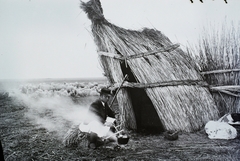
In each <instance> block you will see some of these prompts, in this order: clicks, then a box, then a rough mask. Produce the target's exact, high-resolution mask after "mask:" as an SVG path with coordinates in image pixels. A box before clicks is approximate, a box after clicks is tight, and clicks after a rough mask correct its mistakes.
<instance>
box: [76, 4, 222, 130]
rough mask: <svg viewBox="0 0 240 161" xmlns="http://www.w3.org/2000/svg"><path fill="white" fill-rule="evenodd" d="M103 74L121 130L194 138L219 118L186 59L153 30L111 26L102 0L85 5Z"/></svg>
mask: <svg viewBox="0 0 240 161" xmlns="http://www.w3.org/2000/svg"><path fill="white" fill-rule="evenodd" d="M81 8H82V9H83V10H84V11H85V12H86V13H87V15H88V18H89V19H90V20H91V22H92V34H93V37H94V41H95V43H96V45H97V52H98V55H99V59H100V62H101V65H102V68H103V70H104V72H105V74H106V76H107V78H108V80H109V82H110V83H111V84H112V85H115V86H116V85H119V84H120V83H121V82H122V81H123V79H124V77H125V75H126V74H127V75H128V76H129V78H128V80H127V81H125V82H124V84H123V87H124V88H121V90H120V92H119V93H118V95H117V101H118V105H119V111H120V113H121V116H122V117H121V119H122V121H123V123H124V124H123V125H124V126H125V127H126V128H130V129H140V128H144V127H155V128H159V129H160V128H161V127H162V128H163V129H164V130H177V131H186V132H192V131H195V130H198V129H200V128H201V127H202V126H203V125H205V123H206V122H208V121H209V120H214V119H217V118H218V117H219V115H218V110H217V108H216V106H215V104H214V101H213V98H212V96H211V94H210V93H209V91H208V88H205V87H204V86H205V85H206V83H205V82H204V81H203V79H202V77H201V75H200V74H199V72H198V71H197V69H196V68H195V66H194V65H193V63H192V62H190V61H189V59H188V57H187V56H186V54H184V52H183V51H182V50H181V49H180V48H179V45H177V44H173V43H172V42H171V41H170V40H169V39H168V38H167V37H166V36H165V35H164V34H162V33H161V32H160V31H158V30H155V29H143V30H142V31H134V30H127V29H124V28H121V27H118V26H115V25H114V24H111V23H110V22H108V21H107V20H106V19H105V18H104V15H103V9H102V7H101V3H100V1H99V0H90V1H89V2H87V3H84V2H82V3H81Z"/></svg>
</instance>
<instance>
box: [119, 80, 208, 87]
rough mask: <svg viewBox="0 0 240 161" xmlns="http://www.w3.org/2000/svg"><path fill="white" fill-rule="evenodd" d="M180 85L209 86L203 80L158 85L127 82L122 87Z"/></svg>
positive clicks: (169, 82) (157, 83)
mask: <svg viewBox="0 0 240 161" xmlns="http://www.w3.org/2000/svg"><path fill="white" fill-rule="evenodd" d="M179 85H189V86H190V85H199V86H202V87H208V84H207V83H206V82H205V81H202V80H175V81H168V82H156V83H133V82H127V81H125V82H124V83H123V85H122V87H129V88H155V87H166V86H179ZM118 86H119V85H117V84H115V85H114V87H115V88H117V87H118Z"/></svg>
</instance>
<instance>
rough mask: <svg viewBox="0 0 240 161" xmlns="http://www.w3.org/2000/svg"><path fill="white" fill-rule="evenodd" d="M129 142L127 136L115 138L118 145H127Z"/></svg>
mask: <svg viewBox="0 0 240 161" xmlns="http://www.w3.org/2000/svg"><path fill="white" fill-rule="evenodd" d="M128 141H129V137H128V136H127V135H119V136H118V137H117V142H118V144H127V143H128Z"/></svg>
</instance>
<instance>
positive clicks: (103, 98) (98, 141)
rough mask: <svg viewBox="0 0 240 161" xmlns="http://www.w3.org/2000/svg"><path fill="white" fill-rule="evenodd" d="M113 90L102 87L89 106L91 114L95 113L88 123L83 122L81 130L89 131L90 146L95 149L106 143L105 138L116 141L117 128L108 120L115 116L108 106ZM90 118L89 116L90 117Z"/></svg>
mask: <svg viewBox="0 0 240 161" xmlns="http://www.w3.org/2000/svg"><path fill="white" fill-rule="evenodd" d="M111 95H112V94H111V90H109V89H107V88H102V89H101V91H100V97H99V99H97V100H96V101H94V102H93V103H92V104H91V105H90V108H89V112H88V113H89V116H90V117H91V116H92V115H94V116H95V117H94V118H91V119H90V120H89V121H88V123H87V124H85V125H84V124H81V125H80V127H79V128H80V130H81V131H84V132H86V131H87V133H88V134H87V135H88V136H87V139H88V142H89V143H88V147H89V148H92V149H95V148H97V147H99V146H101V145H103V144H104V141H103V138H108V139H109V140H111V141H116V140H117V139H116V136H115V135H114V132H115V128H114V126H113V124H112V123H109V122H106V119H107V117H110V118H115V114H114V112H113V111H112V110H111V109H110V107H109V106H108V101H109V99H110V97H111ZM88 119H89V118H88Z"/></svg>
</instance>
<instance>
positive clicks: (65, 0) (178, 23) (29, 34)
mask: <svg viewBox="0 0 240 161" xmlns="http://www.w3.org/2000/svg"><path fill="white" fill-rule="evenodd" d="M84 1H86V0H84ZM203 1H204V3H201V2H199V0H194V3H191V2H190V0H101V3H102V8H103V12H104V15H105V18H106V19H107V20H109V21H110V22H111V23H113V24H115V25H117V26H120V27H124V28H127V29H134V30H140V29H142V28H144V27H148V28H156V29H158V30H160V31H162V32H163V33H164V34H165V35H166V36H168V37H169V38H170V40H171V41H172V42H175V43H180V44H181V45H182V46H184V45H186V44H187V43H188V42H194V41H196V40H197V39H198V37H199V35H200V34H201V31H202V28H203V27H204V26H209V23H212V24H215V25H221V24H222V23H223V22H224V20H225V19H226V20H227V21H229V22H230V21H234V22H235V23H237V22H238V21H239V20H240V0H228V4H226V3H225V2H224V0H214V1H213V0H203ZM79 5H80V1H79V0H0V79H16V78H17V79H32V78H88V77H102V73H103V71H102V69H101V66H100V65H99V62H98V57H97V53H96V46H95V44H94V42H93V39H92V37H91V33H90V32H91V28H90V20H89V19H88V18H87V16H86V14H85V13H84V12H83V11H82V10H81V9H80V8H79Z"/></svg>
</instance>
